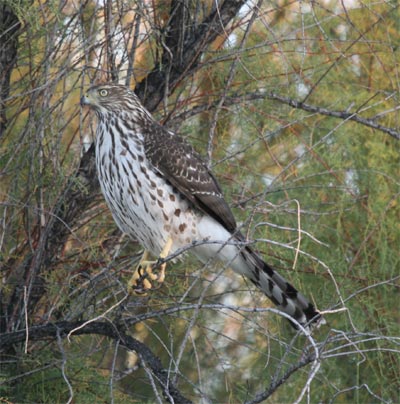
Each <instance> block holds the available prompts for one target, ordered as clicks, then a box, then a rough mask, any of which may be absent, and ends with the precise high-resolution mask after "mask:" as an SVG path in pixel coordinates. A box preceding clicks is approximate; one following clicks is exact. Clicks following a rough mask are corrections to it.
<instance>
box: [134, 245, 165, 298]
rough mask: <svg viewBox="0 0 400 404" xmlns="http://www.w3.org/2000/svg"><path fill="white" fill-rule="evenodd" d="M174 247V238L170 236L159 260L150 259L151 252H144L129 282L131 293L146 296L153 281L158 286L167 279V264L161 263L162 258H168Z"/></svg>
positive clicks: (151, 287)
mask: <svg viewBox="0 0 400 404" xmlns="http://www.w3.org/2000/svg"><path fill="white" fill-rule="evenodd" d="M171 247H172V239H171V238H169V239H168V240H167V242H166V244H165V246H164V248H163V249H162V251H161V253H160V257H159V259H158V260H157V261H149V260H148V257H149V252H148V251H145V252H144V253H143V256H142V259H141V260H140V262H139V265H138V266H137V268H136V270H135V273H134V274H133V276H132V278H131V279H130V280H129V282H128V292H129V293H130V294H136V295H142V296H146V294H147V293H146V292H147V291H148V290H150V289H154V288H153V284H152V282H151V281H156V282H157V283H158V287H159V286H160V285H161V284H162V283H163V282H164V280H165V268H166V266H167V264H166V263H165V262H164V263H162V264H160V260H161V259H163V258H166V257H167V256H168V254H169V252H170V250H171ZM155 268H157V271H155Z"/></svg>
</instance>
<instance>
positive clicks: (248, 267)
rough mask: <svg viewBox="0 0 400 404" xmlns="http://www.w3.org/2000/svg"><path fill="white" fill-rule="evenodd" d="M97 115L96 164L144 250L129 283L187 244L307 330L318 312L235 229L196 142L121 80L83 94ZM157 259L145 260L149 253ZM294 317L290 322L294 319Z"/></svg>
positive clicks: (141, 287) (147, 276) (143, 279)
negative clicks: (154, 112)
mask: <svg viewBox="0 0 400 404" xmlns="http://www.w3.org/2000/svg"><path fill="white" fill-rule="evenodd" d="M81 105H82V106H85V105H87V106H89V107H90V108H92V109H93V110H94V112H95V113H96V115H97V118H98V124H97V131H96V140H95V143H96V166H97V173H98V177H99V181H100V185H101V189H102V192H103V194H104V197H105V199H106V201H107V204H108V206H109V208H110V210H111V212H112V215H113V217H114V220H115V222H116V223H117V225H118V227H119V228H120V229H121V230H122V231H123V232H124V233H126V234H128V235H129V236H130V237H132V238H134V239H136V240H138V241H139V242H140V244H141V245H142V246H143V247H144V249H145V253H144V256H143V258H142V261H141V263H140V264H139V266H138V268H137V270H136V273H135V275H134V277H133V278H132V280H131V285H130V286H131V288H132V289H133V290H135V291H136V292H138V293H139V292H143V291H146V290H147V289H150V288H151V287H152V284H151V280H157V281H159V282H162V281H163V280H164V273H165V262H164V263H162V265H161V269H160V271H159V273H158V274H156V273H155V272H154V271H153V269H152V268H153V267H156V266H158V265H159V264H160V262H162V261H163V259H164V258H166V257H167V256H168V255H170V254H173V253H174V252H176V251H177V250H178V249H181V248H185V247H188V246H192V248H191V250H192V251H193V253H194V254H195V255H196V256H197V257H198V258H199V259H200V261H202V262H203V263H205V262H207V261H208V260H210V259H214V258H216V259H218V260H220V261H222V262H223V263H225V264H226V265H228V266H229V267H231V268H232V269H233V270H234V271H235V272H237V273H239V274H241V275H244V276H245V277H247V278H248V279H250V281H251V282H252V283H253V284H255V285H256V286H257V287H258V288H259V289H261V291H262V292H263V293H264V294H265V295H266V296H267V297H268V298H269V299H270V300H271V301H272V302H273V303H274V304H275V305H276V306H277V307H278V309H280V310H281V311H283V312H285V313H287V314H288V315H290V316H291V317H292V318H293V319H294V320H296V322H297V323H299V324H301V325H302V326H304V327H306V329H307V330H309V326H310V325H311V324H313V323H314V324H318V323H320V322H321V314H320V313H319V312H318V311H317V310H316V309H315V307H314V305H313V304H311V303H310V302H309V301H308V300H307V299H306V298H305V297H304V296H303V294H301V293H300V292H299V291H297V290H296V289H295V288H294V287H293V286H292V285H291V284H290V283H289V282H288V281H286V279H284V278H283V277H282V276H281V275H279V274H278V273H277V272H276V271H275V270H274V269H273V268H271V267H270V266H269V265H268V264H267V263H265V262H264V261H263V259H262V258H261V256H260V255H259V254H258V253H257V252H256V251H254V250H253V249H252V248H251V247H250V246H249V245H248V243H246V240H245V238H244V236H243V235H242V234H241V233H240V231H239V229H238V228H237V225H236V221H235V218H234V217H233V214H232V211H231V210H230V208H229V206H228V204H227V203H226V201H225V199H224V196H223V194H222V190H221V187H220V185H219V184H218V182H217V180H216V178H215V177H214V175H213V173H212V172H211V171H210V169H209V168H208V167H207V165H206V164H205V163H204V161H203V160H202V159H201V157H200V155H198V154H197V153H196V152H195V150H194V149H193V147H192V146H191V145H190V144H189V143H187V142H186V141H185V140H184V139H183V138H182V137H180V136H179V135H177V134H175V133H173V132H171V131H169V130H168V129H166V128H165V127H163V126H161V125H160V124H159V123H158V122H157V121H156V120H155V119H154V118H153V117H152V116H151V114H150V113H149V112H148V111H147V110H146V109H145V108H144V106H143V105H142V104H141V102H140V100H139V98H138V97H137V96H136V95H135V93H134V92H133V91H132V90H130V89H129V88H128V87H126V86H121V85H116V84H103V85H98V86H94V87H92V88H90V89H89V90H88V91H87V93H86V95H85V96H83V97H82V99H81ZM149 253H151V254H152V255H153V256H154V257H159V259H160V261H159V262H157V261H149V260H148V254H149ZM296 322H292V325H294V326H296Z"/></svg>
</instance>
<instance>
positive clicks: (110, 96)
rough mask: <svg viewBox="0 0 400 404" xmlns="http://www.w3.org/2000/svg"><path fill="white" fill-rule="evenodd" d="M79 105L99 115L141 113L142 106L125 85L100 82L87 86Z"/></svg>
mask: <svg viewBox="0 0 400 404" xmlns="http://www.w3.org/2000/svg"><path fill="white" fill-rule="evenodd" d="M81 105H82V106H84V105H87V106H89V107H91V108H93V109H94V111H95V112H96V114H97V115H98V116H99V117H104V116H106V115H108V114H110V113H111V114H116V115H119V114H121V113H123V112H124V113H138V112H139V113H143V111H144V108H143V106H142V104H141V103H140V101H139V99H138V98H137V96H136V95H135V93H134V92H133V91H132V90H131V89H130V88H129V87H126V86H121V85H118V84H101V85H97V86H94V87H91V88H89V90H88V91H87V92H86V94H85V95H84V96H83V97H82V98H81Z"/></svg>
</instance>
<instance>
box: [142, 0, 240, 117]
mask: <svg viewBox="0 0 400 404" xmlns="http://www.w3.org/2000/svg"><path fill="white" fill-rule="evenodd" d="M244 3H245V2H244V1H243V0H226V1H224V2H223V3H222V4H219V3H218V2H216V3H215V4H216V5H217V7H214V8H213V10H212V11H211V12H210V14H209V15H208V16H207V17H206V18H205V19H204V20H203V21H201V22H200V23H197V25H195V24H196V21H195V15H188V9H187V3H186V2H185V1H182V0H176V1H173V2H172V4H171V19H170V24H169V26H168V27H167V28H166V34H167V35H166V41H165V46H164V51H163V54H162V57H161V59H160V61H159V62H158V63H156V66H155V68H154V69H153V71H152V72H150V74H149V75H148V76H146V78H145V79H144V80H143V81H142V82H141V83H139V84H138V85H137V86H136V93H137V94H138V96H139V98H140V99H141V100H142V102H143V103H144V105H145V106H146V107H147V109H149V110H150V111H154V110H155V109H156V108H157V106H158V105H159V103H160V102H161V100H162V99H163V96H164V94H165V92H167V94H171V93H172V92H173V91H174V89H175V88H176V86H177V85H178V83H180V82H181V81H182V80H183V78H184V77H185V76H188V75H189V76H190V75H192V74H193V73H194V72H195V71H196V69H197V68H198V65H199V61H200V59H201V56H202V55H203V54H204V51H205V50H206V49H207V46H208V45H209V44H210V43H212V42H213V41H214V40H215V39H216V38H217V36H218V35H224V34H225V32H226V29H227V26H228V25H229V23H230V22H231V21H232V20H233V19H234V18H235V16H236V15H237V13H238V12H239V10H240V8H241V7H242V6H243V4H244ZM189 27H190V28H189ZM167 85H168V87H166V86H167Z"/></svg>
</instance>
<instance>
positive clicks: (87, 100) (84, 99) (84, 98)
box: [81, 95, 91, 107]
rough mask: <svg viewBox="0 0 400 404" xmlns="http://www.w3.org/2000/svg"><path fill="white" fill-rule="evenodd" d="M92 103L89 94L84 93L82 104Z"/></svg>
mask: <svg viewBox="0 0 400 404" xmlns="http://www.w3.org/2000/svg"><path fill="white" fill-rule="evenodd" d="M90 104H91V102H90V99H89V98H88V96H87V95H84V96H83V97H82V98H81V106H82V107H84V106H85V105H90Z"/></svg>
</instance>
